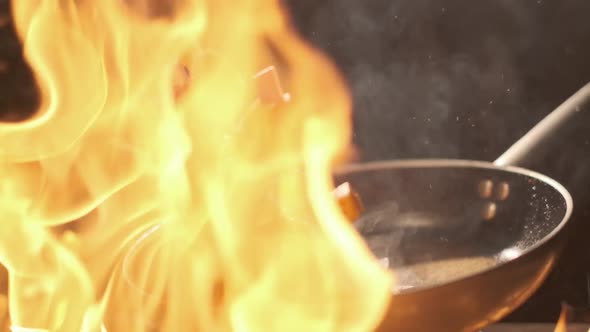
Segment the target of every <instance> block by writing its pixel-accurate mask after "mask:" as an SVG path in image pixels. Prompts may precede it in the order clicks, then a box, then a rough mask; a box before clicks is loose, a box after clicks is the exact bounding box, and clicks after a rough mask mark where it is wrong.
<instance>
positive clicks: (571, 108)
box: [494, 83, 590, 166]
mask: <svg viewBox="0 0 590 332" xmlns="http://www.w3.org/2000/svg"><path fill="white" fill-rule="evenodd" d="M586 109H590V83H588V84H586V85H585V86H584V87H582V88H581V89H580V90H578V91H577V92H576V93H575V94H574V95H572V96H571V97H569V98H568V99H567V100H566V101H565V102H563V104H561V105H559V107H557V108H556V109H555V110H554V111H552V112H551V113H549V115H547V116H546V117H545V118H544V119H543V120H541V121H540V122H539V123H537V124H536V125H535V126H534V127H533V128H532V129H531V130H529V131H528V132H527V133H526V134H525V135H524V136H522V137H521V138H520V139H519V140H518V141H516V143H514V144H513V145H512V146H511V147H510V148H508V150H506V151H505V152H504V153H503V154H502V155H501V156H500V157H498V159H496V161H494V164H496V165H497V166H522V164H523V163H524V162H525V160H526V159H527V156H529V155H530V154H534V152H535V151H536V150H537V149H539V148H541V146H543V145H545V143H547V140H548V139H549V138H550V136H553V135H554V134H555V132H556V131H559V129H560V128H562V127H564V126H565V125H566V124H568V123H571V121H572V120H573V119H574V118H575V115H576V114H578V113H580V112H582V111H584V110H586Z"/></svg>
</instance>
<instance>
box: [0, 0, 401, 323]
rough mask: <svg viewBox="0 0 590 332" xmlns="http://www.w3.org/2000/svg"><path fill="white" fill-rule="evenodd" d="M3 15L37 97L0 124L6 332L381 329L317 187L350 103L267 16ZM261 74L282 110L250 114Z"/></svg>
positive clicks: (97, 11)
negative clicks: (29, 114)
mask: <svg viewBox="0 0 590 332" xmlns="http://www.w3.org/2000/svg"><path fill="white" fill-rule="evenodd" d="M13 16H14V22H15V24H16V28H17V31H18V33H19V36H20V38H21V39H22V40H23V43H24V46H25V56H26V58H27V60H28V62H29V63H30V65H31V67H32V68H33V70H34V72H35V75H36V78H37V81H38V85H39V90H40V93H41V95H42V102H41V104H40V107H39V110H38V112H37V114H36V116H35V117H34V118H32V119H29V120H28V121H27V122H23V123H4V124H0V160H1V161H2V162H1V164H0V171H1V172H2V177H1V179H2V180H1V182H0V193H1V195H2V198H1V199H0V214H1V216H2V220H3V227H2V228H1V231H0V262H1V263H2V265H4V266H6V267H7V269H8V279H9V290H8V297H7V299H8V300H7V301H4V302H1V300H2V298H0V305H4V307H6V306H8V308H9V311H10V320H11V324H12V326H13V331H23V330H27V331H32V330H33V329H37V330H44V329H45V330H50V331H72V332H78V331H100V330H101V329H102V330H107V331H148V330H149V331H152V330H153V331H240V332H242V331H243V332H249V331H282V332H283V331H284V332H287V331H298V332H299V331H369V330H372V329H373V328H374V327H375V326H376V325H377V324H378V322H379V321H380V318H381V317H382V315H383V314H384V312H385V309H386V307H387V304H388V300H389V297H390V294H389V289H391V282H392V279H391V276H390V275H389V273H387V272H386V271H385V270H384V269H383V268H382V267H380V265H379V263H378V262H377V261H376V260H375V258H374V257H373V256H372V255H371V254H370V252H369V251H368V249H367V248H366V246H365V244H364V243H363V241H362V240H361V239H360V237H359V236H358V235H357V234H356V233H355V232H354V230H353V228H352V227H351V226H350V224H349V222H348V221H347V220H346V218H345V216H344V215H343V213H342V212H341V211H340V210H339V205H338V203H337V200H336V199H335V198H334V194H333V190H334V187H333V183H332V181H331V169H332V167H333V166H334V165H335V163H336V162H338V161H342V157H343V156H346V155H347V153H348V152H349V151H348V150H349V136H350V123H349V121H350V119H349V108H350V102H349V97H348V94H347V91H346V90H345V88H344V86H343V83H342V80H341V78H340V77H339V76H338V74H337V73H336V71H335V69H334V67H333V66H332V64H330V63H329V61H327V60H326V59H325V58H324V57H323V56H321V55H320V54H319V53H317V52H316V51H314V50H312V49H311V48H310V47H309V46H307V45H306V44H304V43H303V42H302V41H301V40H300V39H299V38H298V37H297V36H296V34H295V33H294V32H293V31H292V30H291V28H290V27H289V25H288V22H287V21H286V17H285V15H284V13H283V10H282V8H280V5H279V2H278V1H262V0H260V1H245V0H243V1H242V0H232V1H223V0H209V1H207V0H166V1H164V0H161V1H156V0H154V1H148V0H126V1H123V0H101V1H90V0H44V1H40V0H28V1H23V0H19V1H13ZM207 50H215V52H208V51H207ZM179 64H182V66H185V67H186V72H184V73H183V72H180V73H179V69H178V68H179ZM271 64H272V65H274V67H273V69H274V70H273V73H272V75H276V73H280V74H281V81H282V82H283V84H284V87H285V89H286V91H289V93H290V96H289V97H290V99H289V100H288V102H287V103H271V104H264V103H260V104H257V103H254V106H253V101H255V100H256V99H257V94H258V91H257V87H256V86H257V85H256V84H255V83H253V82H254V81H255V80H253V79H252V76H253V74H254V73H256V72H258V70H259V69H260V68H265V67H266V66H268V65H271ZM182 66H180V68H182ZM183 70H184V69H183ZM179 74H180V76H179ZM183 75H185V76H183ZM267 77H270V78H271V81H273V80H274V79H275V78H276V77H277V76H267ZM273 82H275V83H276V82H277V81H273ZM278 91H279V92H280V95H281V96H287V95H284V92H283V91H282V88H281V87H280V86H279V90H278ZM263 97H264V99H265V100H266V97H268V96H267V95H264V96H263ZM270 97H272V98H274V97H273V96H272V95H271V96H270ZM275 97H276V96H275ZM272 98H271V99H272ZM286 100H287V99H285V101H286ZM6 302H8V303H7V304H6ZM0 309H1V308H0Z"/></svg>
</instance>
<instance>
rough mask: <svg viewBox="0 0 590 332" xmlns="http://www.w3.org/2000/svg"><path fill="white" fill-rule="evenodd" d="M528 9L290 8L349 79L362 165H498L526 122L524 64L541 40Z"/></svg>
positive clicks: (427, 0)
mask: <svg viewBox="0 0 590 332" xmlns="http://www.w3.org/2000/svg"><path fill="white" fill-rule="evenodd" d="M302 2H303V3H305V4H301V3H302ZM527 6H530V5H526V4H522V3H520V2H514V1H509V0H502V1H493V2H492V1H490V2H478V4H477V5H475V4H474V3H473V2H470V1H444V2H441V1H436V0H419V1H416V0H397V1H377V0H371V1H356V0H344V1H335V0H328V1H322V2H318V3H317V4H309V3H307V1H297V3H295V1H293V4H292V7H293V10H294V12H295V16H296V21H297V24H298V25H299V27H300V28H301V29H302V31H303V33H304V35H306V36H308V38H309V39H310V40H311V41H312V42H313V43H314V44H316V45H317V46H319V47H320V48H323V49H324V50H325V51H326V52H327V53H328V54H329V55H331V56H332V58H333V59H334V60H335V61H336V63H337V64H338V65H339V66H340V68H341V69H342V70H343V72H344V74H345V76H346V77H347V79H348V82H349V84H350V86H351V89H352V93H353V97H354V101H355V133H356V134H355V143H356V144H357V146H358V147H359V148H360V150H361V156H362V158H363V159H365V160H371V159H391V158H411V157H458V158H477V159H494V158H495V157H496V156H497V155H499V154H500V153H501V152H502V150H503V149H505V148H506V147H507V146H509V145H510V143H511V142H512V140H514V139H516V138H517V137H518V136H515V133H514V132H516V135H518V134H519V132H518V130H515V129H516V128H518V126H522V122H523V121H521V120H522V119H523V118H525V121H527V120H528V118H527V116H526V114H525V110H524V107H523V106H522V105H523V98H524V96H523V93H522V79H521V74H520V70H519V64H518V60H519V55H520V54H521V53H522V52H524V51H526V50H527V49H528V48H529V46H530V44H531V42H532V41H533V36H534V20H533V18H534V16H533V15H532V14H531V12H530V10H529V8H528V7H527ZM304 12H305V14H303V13H304ZM532 120H533V121H535V119H534V118H533V119H532ZM525 125H526V124H525ZM510 133H512V135H510Z"/></svg>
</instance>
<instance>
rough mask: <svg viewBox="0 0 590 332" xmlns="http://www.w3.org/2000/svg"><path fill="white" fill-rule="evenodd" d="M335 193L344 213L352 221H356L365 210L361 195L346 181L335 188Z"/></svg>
mask: <svg viewBox="0 0 590 332" xmlns="http://www.w3.org/2000/svg"><path fill="white" fill-rule="evenodd" d="M334 195H335V196H336V199H337V200H338V204H339V205H340V209H342V212H343V213H344V215H345V216H346V217H347V218H348V220H350V222H355V221H356V220H357V219H358V218H359V217H360V216H361V213H362V212H363V210H364V208H363V203H362V201H361V196H360V195H359V194H358V193H357V192H356V191H355V190H354V188H352V186H351V185H350V183H348V182H344V183H342V184H340V185H339V186H338V187H336V189H334Z"/></svg>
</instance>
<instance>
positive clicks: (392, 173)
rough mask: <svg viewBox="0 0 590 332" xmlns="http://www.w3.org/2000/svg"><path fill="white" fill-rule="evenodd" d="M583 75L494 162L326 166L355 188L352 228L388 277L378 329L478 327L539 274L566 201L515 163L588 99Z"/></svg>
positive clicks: (556, 239)
mask: <svg viewBox="0 0 590 332" xmlns="http://www.w3.org/2000/svg"><path fill="white" fill-rule="evenodd" d="M589 101H590V84H588V85H586V86H585V87H584V88H582V89H581V90H579V91H578V92H577V93H576V94H574V95H573V96H572V97H570V98H569V99H568V100H567V101H566V102H564V103H563V104H562V105H561V106H559V107H558V108H557V109H556V110H555V111H553V112H552V113H551V114H549V115H548V116H547V117H546V118H545V119H543V120H542V121H541V122H539V123H538V124H537V125H536V126H535V127H534V128H533V129H531V130H530V131H529V132H528V133H527V134H526V135H525V136H523V137H522V138H521V139H520V140H519V141H517V142H516V143H515V144H514V145H513V146H512V147H510V148H509V149H508V150H507V151H506V152H505V153H504V154H503V155H502V156H500V157H499V158H498V159H497V160H496V161H495V162H494V163H489V162H482V161H467V160H443V159H439V160H400V161H382V162H373V163H364V164H356V165H355V164H353V165H347V166H345V167H344V168H342V169H339V170H338V171H337V172H336V173H335V178H336V181H338V182H343V181H348V182H349V183H350V184H351V185H352V187H353V188H355V189H356V191H357V192H358V193H359V195H360V197H362V200H363V203H364V206H365V212H364V213H363V215H362V216H361V217H360V218H359V220H357V221H356V223H355V227H357V230H358V231H359V232H360V234H361V235H362V236H363V238H364V239H365V240H366V242H367V244H368V246H369V248H370V249H371V250H372V252H373V253H374V254H375V256H376V257H377V258H378V259H379V260H380V261H381V263H382V264H384V265H386V266H387V267H389V268H391V269H393V271H394V275H395V277H396V282H395V285H393V288H392V300H391V303H390V307H389V309H388V311H387V314H386V315H385V318H384V320H383V321H382V323H381V325H380V327H379V328H378V330H377V331H383V332H385V331H402V332H405V331H428V332H432V331H437V332H440V331H443V332H444V331H449V332H457V331H469V332H472V331H477V330H478V329H480V328H482V327H484V326H486V325H488V324H490V323H492V322H494V321H497V320H499V319H501V318H502V317H504V316H505V315H507V314H509V313H510V312H511V311H513V310H514V309H515V308H517V307H518V306H519V305H520V304H522V303H523V302H524V301H525V300H526V299H527V298H528V297H529V296H530V295H531V294H532V293H533V292H534V291H535V290H537V288H538V287H539V286H540V285H541V283H542V282H543V281H544V280H545V278H546V277H547V275H548V273H549V272H550V270H551V269H552V267H553V266H554V264H555V262H556V259H557V257H558V255H559V253H560V251H561V249H562V247H563V245H564V240H565V239H566V235H565V228H566V224H567V221H568V219H569V217H570V215H571V213H572V208H573V202H572V198H571V196H570V194H569V193H568V191H567V190H566V189H565V188H564V187H563V186H562V185H560V184H559V183H558V182H556V181H555V180H553V179H551V178H549V177H547V176H545V175H542V174H539V173H536V172H534V171H531V170H527V169H524V168H520V167H516V166H514V165H518V164H520V163H522V162H523V161H524V160H525V159H526V157H527V156H528V154H529V153H533V152H534V151H535V150H537V149H539V148H542V146H543V145H545V143H546V140H547V139H548V138H549V136H550V135H549V134H551V135H553V134H555V132H557V131H558V130H559V128H561V127H562V126H563V124H565V123H566V122H568V121H571V119H572V117H573V116H574V115H575V114H576V113H577V112H578V111H580V110H581V108H582V107H585V106H586V104H590V103H589Z"/></svg>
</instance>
